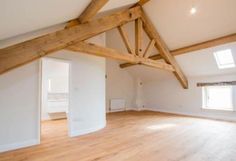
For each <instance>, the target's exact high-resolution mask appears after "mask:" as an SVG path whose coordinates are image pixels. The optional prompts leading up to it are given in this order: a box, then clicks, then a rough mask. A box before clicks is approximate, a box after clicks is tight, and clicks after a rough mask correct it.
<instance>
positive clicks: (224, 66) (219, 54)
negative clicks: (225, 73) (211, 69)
mask: <svg viewBox="0 0 236 161" xmlns="http://www.w3.org/2000/svg"><path fill="white" fill-rule="evenodd" d="M222 54H229V55H228V56H229V57H230V59H231V60H230V63H223V62H224V60H221V59H220V57H222ZM214 57H215V60H216V63H217V66H218V68H219V69H228V68H234V67H235V66H236V65H235V61H234V57H233V54H232V51H231V49H225V50H220V51H216V52H214Z"/></svg>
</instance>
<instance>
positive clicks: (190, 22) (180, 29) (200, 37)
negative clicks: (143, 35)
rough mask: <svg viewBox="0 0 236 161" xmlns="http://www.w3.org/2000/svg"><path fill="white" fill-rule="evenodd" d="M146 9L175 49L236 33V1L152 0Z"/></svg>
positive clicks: (167, 42)
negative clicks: (194, 11) (192, 9)
mask: <svg viewBox="0 0 236 161" xmlns="http://www.w3.org/2000/svg"><path fill="white" fill-rule="evenodd" d="M192 6H194V7H195V8H196V9H197V12H196V14H195V15H191V14H190V9H191V8H192ZM144 9H145V11H146V13H147V15H148V16H149V18H150V19H151V20H152V22H153V23H154V25H155V26H156V28H157V29H158V31H159V33H160V34H161V36H162V38H163V39H164V41H165V42H166V44H167V45H168V47H169V48H170V49H171V50H173V49H176V48H180V47H183V46H188V45H191V44H196V43H198V42H203V41H206V40H211V39H214V38H217V37H221V36H224V35H228V34H232V33H236V1H235V0H174V1H173V0H151V1H150V2H149V3H147V4H146V5H145V6H144Z"/></svg>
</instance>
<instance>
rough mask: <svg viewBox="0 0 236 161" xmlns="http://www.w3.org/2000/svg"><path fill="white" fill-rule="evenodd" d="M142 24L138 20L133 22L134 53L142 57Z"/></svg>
mask: <svg viewBox="0 0 236 161" xmlns="http://www.w3.org/2000/svg"><path fill="white" fill-rule="evenodd" d="M142 32H143V22H142V20H141V19H140V18H138V19H136V20H135V53H136V55H139V56H142V55H143V50H142V41H143V33H142Z"/></svg>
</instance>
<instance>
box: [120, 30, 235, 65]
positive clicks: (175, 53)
mask: <svg viewBox="0 0 236 161" xmlns="http://www.w3.org/2000/svg"><path fill="white" fill-rule="evenodd" d="M232 42H236V33H234V34H230V35H227V36H223V37H219V38H216V39H212V40H209V41H205V42H201V43H197V44H194V45H190V46H186V47H183V48H179V49H176V50H172V51H170V53H171V54H172V55H173V56H178V55H182V54H187V53H190V52H193V51H198V50H203V49H207V48H211V47H216V46H220V45H224V44H228V43H232ZM149 58H150V59H153V60H160V59H162V57H161V56H160V55H159V54H156V55H152V56H150V57H149ZM133 65H135V64H130V63H124V64H120V67H121V68H126V67H130V66H133Z"/></svg>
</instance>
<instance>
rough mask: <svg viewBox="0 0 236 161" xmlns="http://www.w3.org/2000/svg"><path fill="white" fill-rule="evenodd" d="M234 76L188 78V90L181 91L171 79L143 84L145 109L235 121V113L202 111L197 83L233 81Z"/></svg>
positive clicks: (200, 91) (235, 76) (200, 92)
mask: <svg viewBox="0 0 236 161" xmlns="http://www.w3.org/2000/svg"><path fill="white" fill-rule="evenodd" d="M235 79H236V75H222V76H208V77H192V78H189V89H183V88H182V87H181V86H180V84H179V82H178V81H177V80H175V79H173V78H170V79H166V80H163V81H152V82H145V83H144V86H143V89H144V102H145V108H148V109H152V110H156V111H163V112H170V113H177V114H186V115H193V116H202V117H208V118H214V119H223V120H233V121H236V112H226V111H216V110H203V109H202V108H201V107H202V88H201V87H197V86H196V83H198V82H215V81H233V80H235ZM233 97H234V109H235V110H236V87H235V86H234V96H233Z"/></svg>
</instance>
